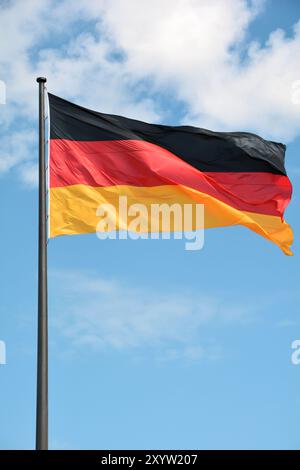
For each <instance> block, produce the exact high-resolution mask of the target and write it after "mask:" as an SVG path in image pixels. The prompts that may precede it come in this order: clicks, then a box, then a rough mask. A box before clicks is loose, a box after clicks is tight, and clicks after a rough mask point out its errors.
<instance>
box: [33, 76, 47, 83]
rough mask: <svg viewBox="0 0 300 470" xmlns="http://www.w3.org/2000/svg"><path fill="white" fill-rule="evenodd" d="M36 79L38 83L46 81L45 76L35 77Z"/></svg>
mask: <svg viewBox="0 0 300 470" xmlns="http://www.w3.org/2000/svg"><path fill="white" fill-rule="evenodd" d="M36 81H37V82H38V83H46V81H47V78H45V77H38V78H37V79H36Z"/></svg>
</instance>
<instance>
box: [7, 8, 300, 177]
mask: <svg viewBox="0 0 300 470" xmlns="http://www.w3.org/2000/svg"><path fill="white" fill-rule="evenodd" d="M263 6H264V2H263V1H262V0H261V1H259V0H256V1H252V2H249V1H246V0H201V1H199V0H176V1H174V0H164V1H161V0H152V1H151V2H148V1H141V0H126V1H124V0H109V1H108V0H97V1H96V0H77V1H75V0H68V1H67V0H62V1H53V0H52V1H50V0H27V1H26V2H22V1H20V0H15V1H12V2H7V4H6V6H2V7H1V17H0V44H1V45H2V46H1V50H0V79H2V80H4V81H5V82H6V85H7V104H6V105H5V106H2V108H1V111H0V112H1V116H0V121H1V128H2V130H4V132H5V133H9V132H10V129H12V128H15V125H16V122H18V123H20V122H21V121H22V120H23V121H24V122H26V123H30V124H31V125H36V121H37V119H36V116H37V85H36V83H35V78H36V76H37V75H46V76H47V77H48V87H49V89H51V91H53V92H54V93H56V94H58V95H62V96H64V97H66V98H70V99H74V100H76V101H78V102H80V103H82V104H83V105H86V106H90V107H92V108H95V109H99V110H103V111H106V112H114V113H119V114H127V115H129V116H132V117H136V118H140V119H144V120H148V121H160V120H164V118H165V116H166V115H167V114H168V113H167V112H166V111H167V110H164V109H163V108H162V107H161V105H160V103H159V100H157V99H156V98H155V93H157V92H160V93H162V94H164V92H167V93H168V94H170V93H171V95H172V94H173V96H174V100H176V99H177V100H180V101H181V102H183V104H184V107H185V109H186V116H185V118H184V122H186V123H187V122H189V123H193V124H195V125H199V126H202V127H209V128H214V129H230V130H242V129H247V130H254V131H257V132H259V133H261V134H262V135H263V136H266V137H270V138H273V139H278V140H285V141H286V140H291V139H293V138H294V137H295V136H296V135H298V134H299V132H300V104H299V103H298V100H295V99H294V98H295V93H297V90H295V88H293V87H294V86H295V83H297V81H298V80H299V79H300V62H299V61H298V60H296V58H297V57H298V56H299V53H300V23H298V24H296V25H295V28H294V33H293V36H292V37H290V38H287V37H286V36H285V35H284V32H283V31H280V30H278V31H274V32H273V33H272V34H271V35H270V37H269V40H268V42H267V43H266V44H258V43H251V42H250V43H249V42H247V41H248V39H247V35H246V33H247V31H248V28H249V25H250V24H251V22H252V21H254V19H255V18H256V16H257V15H259V13H260V11H261V10H262V9H263ZM115 54H119V55H121V57H122V60H121V62H120V61H119V60H116V59H115V58H114V57H115ZM145 80H146V81H145ZM143 81H145V83H146V84H145V85H143ZM147 87H148V88H147ZM297 103H298V104H297ZM4 108H5V111H4ZM1 153H2V163H1V167H0V168H1V171H2V172H4V171H8V170H9V169H10V168H12V167H13V166H15V165H19V164H20V162H22V160H23V159H24V158H25V159H26V160H27V153H26V152H25V153H23V154H21V152H20V150H18V149H11V154H10V155H8V154H7V153H6V152H5V156H4V157H3V149H2V151H1ZM31 164H32V165H33V161H32V162H31ZM22 175H24V178H25V181H26V178H27V179H28V172H27V171H25V170H24V169H23V170H22V171H21V170H20V176H21V177H22Z"/></svg>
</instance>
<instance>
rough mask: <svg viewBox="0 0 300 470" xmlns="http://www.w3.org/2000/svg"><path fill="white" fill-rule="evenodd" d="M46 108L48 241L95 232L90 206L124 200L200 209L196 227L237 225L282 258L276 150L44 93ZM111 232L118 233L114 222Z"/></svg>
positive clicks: (236, 135)
mask: <svg viewBox="0 0 300 470" xmlns="http://www.w3.org/2000/svg"><path fill="white" fill-rule="evenodd" d="M49 108H50V178H49V191H50V234H49V235H50V237H55V236H58V235H69V234H82V233H91V232H95V231H96V227H97V222H98V217H97V212H96V211H97V208H98V207H99V205H101V204H103V203H110V204H113V205H114V206H116V205H117V199H118V197H119V196H120V195H124V196H127V198H128V201H129V202H128V204H133V203H143V204H145V205H146V207H149V206H150V205H151V204H154V203H155V204H160V203H168V204H174V203H177V204H188V203H192V204H194V203H199V204H204V208H205V228H212V227H224V226H232V225H244V226H246V227H248V228H249V229H251V230H253V231H254V232H256V233H258V234H260V235H262V236H263V237H265V238H267V239H269V240H270V241H272V242H273V243H275V244H276V245H278V246H279V247H280V248H281V249H282V251H283V252H284V253H285V254H287V255H290V254H292V253H291V250H290V246H291V244H292V241H293V234H292V230H291V228H290V226H289V225H288V224H287V223H286V222H285V220H284V211H285V209H286V207H287V205H288V203H289V201H290V199H291V193H292V186H291V183H290V181H289V179H288V177H287V175H286V171H285V167H284V156H285V146H284V145H283V144H280V143H276V142H271V141H267V140H264V139H262V138H261V137H259V136H257V135H255V134H251V133H246V132H213V131H209V130H206V129H200V128H196V127H191V126H177V127H176V126H165V125H160V124H147V123H144V122H141V121H137V120H134V119H128V118H125V117H121V116H116V115H109V114H104V113H99V112H95V111H92V110H89V109H86V108H83V107H81V106H78V105H75V104H73V103H70V102H68V101H66V100H64V99H62V98H59V97H57V96H55V95H52V94H50V93H49ZM116 227H117V228H118V229H125V230H126V228H127V227H126V224H125V225H124V221H123V220H121V219H120V218H119V219H118V220H116ZM194 228H198V227H194ZM149 230H150V228H149Z"/></svg>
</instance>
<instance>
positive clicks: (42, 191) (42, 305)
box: [36, 77, 48, 450]
mask: <svg viewBox="0 0 300 470" xmlns="http://www.w3.org/2000/svg"><path fill="white" fill-rule="evenodd" d="M36 81H37V82H38V84H39V253H38V350H37V402H36V449H37V450H47V449H48V311H47V310H48V298H47V297H48V295H47V213H46V163H45V83H46V81H47V79H46V78H43V77H39V78H37V79H36Z"/></svg>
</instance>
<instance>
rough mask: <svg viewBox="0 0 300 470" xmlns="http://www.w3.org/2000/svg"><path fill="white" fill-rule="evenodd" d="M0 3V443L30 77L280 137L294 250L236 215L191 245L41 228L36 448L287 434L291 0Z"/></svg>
mask: <svg viewBox="0 0 300 470" xmlns="http://www.w3.org/2000/svg"><path fill="white" fill-rule="evenodd" d="M25 3H26V11H27V13H28V16H27V17H26V18H30V19H24V18H25V17H24V9H25V6H24V4H25ZM124 4H126V8H125V7H124ZM141 4H143V5H142V6H141ZM170 4H171V5H172V8H171V7H170ZM0 8H1V10H2V12H1V19H0V26H1V27H0V38H1V46H0V79H1V80H3V81H4V82H5V84H6V94H7V100H6V105H0V123H1V127H0V140H1V145H0V192H1V195H0V201H1V204H0V208H1V221H2V224H1V247H0V259H1V270H0V276H1V286H2V289H1V302H0V340H3V341H5V343H6V348H7V364H6V365H0V399H1V406H0V422H1V426H0V448H2V449H15V448H25V449H30V448H33V447H34V440H35V436H34V435H35V386H36V382H35V380H36V376H35V373H36V319H37V318H36V316H37V305H36V293H37V187H36V158H37V145H36V143H37V141H36V139H37V85H36V83H35V78H36V76H38V75H46V76H47V77H48V84H47V86H48V89H49V91H51V92H53V93H55V94H57V95H59V96H62V97H66V98H68V99H72V100H74V101H76V102H78V103H80V104H83V105H87V106H90V107H93V108H94V109H98V110H100V111H105V112H115V113H118V114H125V115H128V116H132V117H137V118H140V119H144V120H148V121H153V122H164V123H170V124H181V123H183V122H185V123H192V124H196V125H199V126H201V127H205V126H206V127H210V128H212V129H214V130H229V129H230V130H250V131H255V132H258V133H259V134H261V135H262V136H263V137H266V138H273V139H276V140H279V141H282V142H284V143H287V145H288V147H287V155H286V167H287V170H288V174H289V176H290V178H291V180H292V183H293V187H294V195H293V200H292V203H291V204H290V206H289V208H288V210H287V212H286V219H287V220H288V222H289V223H290V224H291V225H292V227H293V229H294V235H295V243H294V246H293V250H294V256H293V257H287V256H284V255H283V254H282V253H281V252H280V250H279V249H278V248H277V247H276V246H275V245H273V244H271V243H269V242H268V241H267V240H265V239H263V238H262V237H259V236H258V235H256V234H254V233H252V232H250V231H249V230H247V229H246V228H244V227H235V228H233V227H232V228H226V229H225V228H220V229H213V230H208V231H206V233H205V246H204V249H203V250H201V251H199V252H189V251H185V250H184V243H183V241H180V240H169V241H167V240H138V241H132V240H119V241H114V240H106V241H100V240H98V239H97V237H96V236H95V235H85V236H72V237H61V238H58V239H54V240H51V241H50V243H49V247H48V248H49V250H48V253H49V327H50V329H49V361H50V364H49V367H50V376H49V400H50V401H49V406H50V414H49V421H50V447H51V448H59V449H89V448H99V449H101V448H102V449H106V448H110V449H120V448H123V449H133V448H135V449H139V448H141V449H143V448H156V449H164V448H171V449H172V448H177V449H189V448H194V449H219V448H220V449H239V448H242V449H265V448H266V449H292V448H297V449H299V448H300V437H299V436H300V434H299V420H300V402H299V401H300V399H299V389H300V366H295V365H292V363H291V354H292V349H291V343H292V341H294V340H295V339H299V336H300V322H299V286H298V283H299V281H298V279H299V241H298V240H299V229H300V226H299V217H298V209H297V207H298V203H299V196H298V194H299V189H300V180H299V178H300V166H299V151H300V125H299V122H300V119H299V118H300V99H299V100H298V98H297V97H296V99H294V100H293V99H292V97H291V94H292V93H293V90H295V88H293V86H294V85H293V84H295V82H297V80H300V68H299V64H297V61H296V57H297V52H298V56H299V50H300V32H299V31H300V28H299V27H298V29H297V28H296V29H295V28H294V25H295V24H296V23H297V22H298V21H299V20H300V5H298V2H295V1H293V0H288V1H286V2H280V1H279V0H269V1H256V2H252V3H250V2H246V1H242V0H226V1H225V0H216V1H213V2H212V1H209V2H208V1H206V0H203V2H200V1H199V2H198V3H197V2H192V1H191V0H184V1H183V2H179V1H178V2H174V1H172V2H169V1H168V0H166V2H165V4H164V6H162V4H161V2H158V1H156V0H155V1H153V2H145V3H144V2H138V1H137V0H126V2H120V1H119V0H111V1H110V2H108V3H107V2H102V1H100V0H99V1H98V2H96V1H92V0H89V1H85V2H84V1H82V2H81V1H77V2H72V1H68V2H65V1H61V2H52V8H51V9H50V8H49V2H48V1H46V0H41V1H39V2H37V1H34V0H29V1H28V2H21V1H17V2H10V1H5V2H3V1H2V2H0ZM220 25H222V28H220ZM278 28H280V30H282V32H281V33H280V32H278ZM276 30H277V32H276V33H275V34H274V31H276ZM270 35H271V36H270ZM270 37H271V39H270Z"/></svg>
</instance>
